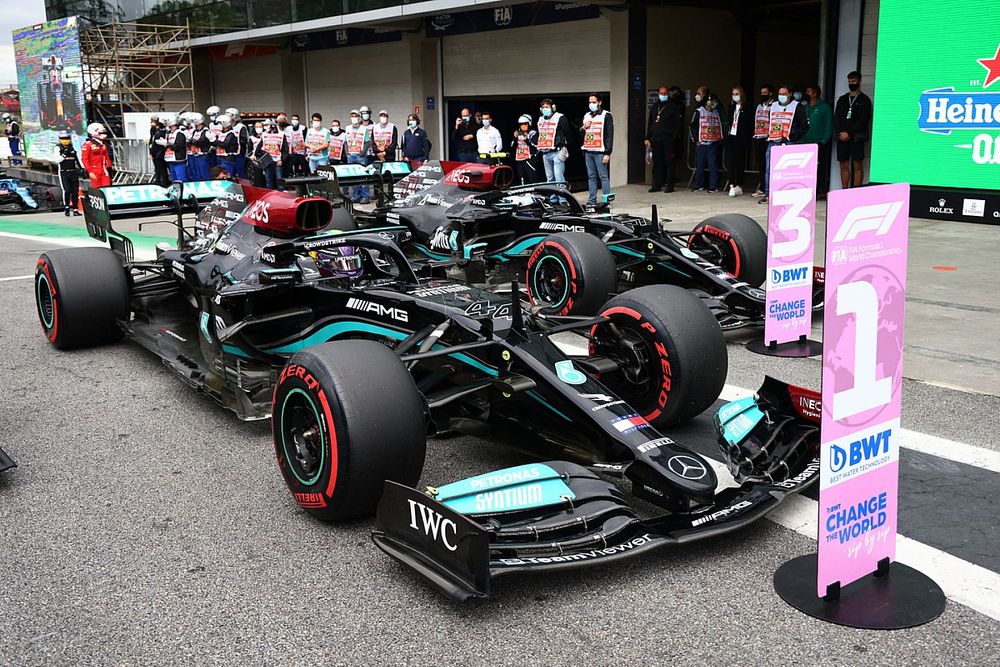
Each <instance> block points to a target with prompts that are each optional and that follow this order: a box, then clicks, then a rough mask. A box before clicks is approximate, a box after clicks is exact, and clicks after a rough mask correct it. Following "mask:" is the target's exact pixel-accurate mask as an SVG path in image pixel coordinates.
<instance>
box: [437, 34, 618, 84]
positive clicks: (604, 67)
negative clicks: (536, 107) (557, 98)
mask: <svg viewBox="0 0 1000 667" xmlns="http://www.w3.org/2000/svg"><path fill="white" fill-rule="evenodd" d="M610 44H611V32H610V28H609V23H608V21H607V19H605V18H603V17H602V18H597V19H589V20H585V21H567V22H566V23H559V24H550V25H538V26H528V27H526V28H512V29H510V30H492V31H488V32H480V33H474V34H468V35H454V36H451V37H445V38H444V94H445V97H461V98H466V99H467V98H475V97H482V96H488V95H508V94H509V95H525V94H546V93H575V92H581V91H591V90H610V88H611V46H610Z"/></svg>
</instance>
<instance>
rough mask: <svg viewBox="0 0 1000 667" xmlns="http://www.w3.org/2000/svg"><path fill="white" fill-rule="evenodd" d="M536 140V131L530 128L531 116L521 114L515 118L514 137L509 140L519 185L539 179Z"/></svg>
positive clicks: (535, 181) (528, 183)
mask: <svg viewBox="0 0 1000 667" xmlns="http://www.w3.org/2000/svg"><path fill="white" fill-rule="evenodd" d="M537 141H538V133H537V132H535V131H534V130H533V129H531V116H529V115H528V114H524V115H522V116H521V117H520V118H518V119H517V129H516V130H514V139H513V140H512V141H511V142H510V148H511V151H512V152H513V153H514V163H515V164H516V165H517V178H518V180H520V181H521V185H530V184H531V183H537V182H538V181H539V178H538V176H539V172H538V159H537V155H538V147H537V146H536V143H537Z"/></svg>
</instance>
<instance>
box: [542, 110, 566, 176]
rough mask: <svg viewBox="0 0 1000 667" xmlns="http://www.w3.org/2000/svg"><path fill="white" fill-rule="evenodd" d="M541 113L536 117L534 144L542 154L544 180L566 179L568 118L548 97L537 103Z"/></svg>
mask: <svg viewBox="0 0 1000 667" xmlns="http://www.w3.org/2000/svg"><path fill="white" fill-rule="evenodd" d="M538 110H539V112H540V113H541V115H540V116H539V117H538V139H537V140H536V142H535V146H537V147H538V152H539V153H541V154H542V164H543V165H544V166H545V180H546V181H548V182H549V183H554V182H561V181H565V180H566V158H568V157H569V149H568V148H567V147H566V146H567V143H568V139H567V138H568V137H569V132H570V130H569V119H567V118H566V116H564V115H563V114H561V113H559V112H558V111H556V105H555V104H554V103H553V102H552V100H550V99H549V98H545V99H544V100H542V103H541V104H540V105H538Z"/></svg>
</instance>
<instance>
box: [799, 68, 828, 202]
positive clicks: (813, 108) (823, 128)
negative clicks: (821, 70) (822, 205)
mask: <svg viewBox="0 0 1000 667" xmlns="http://www.w3.org/2000/svg"><path fill="white" fill-rule="evenodd" d="M806 99H808V100H809V103H808V104H806V116H807V117H808V119H809V130H808V131H807V132H806V134H805V136H804V137H802V143H804V144H819V156H818V159H817V161H816V168H817V169H818V170H819V171H818V173H817V174H816V197H817V198H818V199H822V198H823V197H825V196H826V193H827V192H829V191H830V140H831V139H832V138H833V109H831V108H830V105H829V104H827V102H826V100H823V99H820V89H819V86H818V85H817V84H815V83H814V84H812V85H811V86H808V87H806Z"/></svg>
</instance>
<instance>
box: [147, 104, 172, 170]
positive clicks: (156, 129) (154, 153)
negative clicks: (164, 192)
mask: <svg viewBox="0 0 1000 667" xmlns="http://www.w3.org/2000/svg"><path fill="white" fill-rule="evenodd" d="M166 138H167V128H165V127H164V126H163V123H161V122H160V117H159V116H150V118H149V157H150V159H151V160H152V161H153V182H154V183H156V184H157V185H159V186H160V187H162V188H165V187H167V186H168V185H170V172H168V171H167V161H166V160H165V159H163V155H164V153H165V151H166V149H165V148H164V147H163V142H162V141H160V140H161V139H163V140H166Z"/></svg>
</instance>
